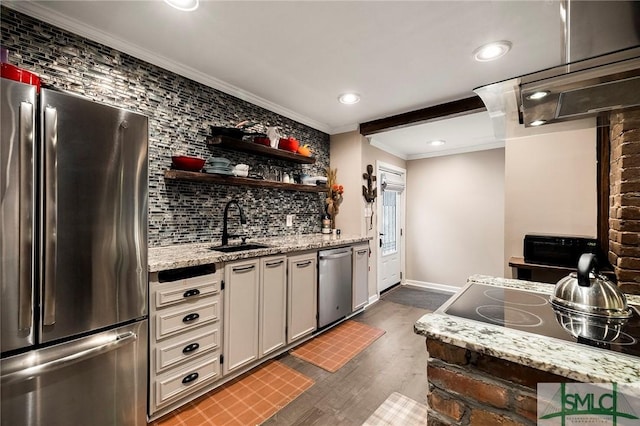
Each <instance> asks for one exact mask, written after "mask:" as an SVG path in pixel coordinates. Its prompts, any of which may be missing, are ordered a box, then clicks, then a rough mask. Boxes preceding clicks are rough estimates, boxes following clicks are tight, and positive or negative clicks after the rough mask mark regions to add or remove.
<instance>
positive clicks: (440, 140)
mask: <svg viewBox="0 0 640 426" xmlns="http://www.w3.org/2000/svg"><path fill="white" fill-rule="evenodd" d="M444 144H445V141H443V140H442V139H436V140H435V141H431V142H429V145H431V146H441V145H444Z"/></svg>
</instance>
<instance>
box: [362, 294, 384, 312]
mask: <svg viewBox="0 0 640 426" xmlns="http://www.w3.org/2000/svg"><path fill="white" fill-rule="evenodd" d="M378 300H380V295H379V294H377V293H376V294H374V295H373V296H369V303H367V305H366V306H365V307H364V308H365V309H367V308H368V307H369V306H370V305H373V304H374V303H376V302H377V301H378Z"/></svg>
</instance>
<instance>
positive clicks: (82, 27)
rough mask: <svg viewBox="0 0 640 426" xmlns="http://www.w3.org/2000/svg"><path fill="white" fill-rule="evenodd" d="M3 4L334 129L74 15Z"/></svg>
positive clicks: (323, 128)
mask: <svg viewBox="0 0 640 426" xmlns="http://www.w3.org/2000/svg"><path fill="white" fill-rule="evenodd" d="M3 5H4V6H7V7H9V8H10V9H13V10H15V11H17V12H20V13H24V14H25V15H29V16H31V17H33V18H36V19H39V20H41V21H43V22H46V23H48V24H51V25H54V26H56V27H59V28H62V29H64V30H67V31H70V32H72V33H74V34H78V35H80V36H82V37H85V38H88V39H89V40H92V41H95V42H97V43H100V44H103V45H105V46H109V47H111V48H114V49H117V50H119V51H121V52H123V53H126V54H127V55H131V56H133V57H135V58H138V59H141V60H143V61H146V62H149V63H150V64H153V65H156V66H159V67H161V68H164V69H166V70H169V71H171V72H174V73H176V74H178V75H181V76H183V77H187V78H189V79H191V80H194V81H197V82H198V83H202V84H204V85H206V86H209V87H212V88H214V89H216V90H220V91H221V92H224V93H227V94H229V95H231V96H235V97H236V98H239V99H241V100H243V101H246V102H249V103H252V104H254V105H257V106H260V107H262V108H265V109H267V110H269V111H272V112H275V113H276V114H280V115H282V116H284V117H287V118H290V119H292V120H295V121H297V122H299V123H302V124H305V125H307V126H309V127H312V128H314V129H316V130H320V131H321V132H325V133H329V134H332V133H335V132H334V130H333V129H332V128H331V127H330V126H329V125H327V124H326V123H321V122H319V121H316V120H313V119H311V118H309V117H307V116H305V115H302V114H299V113H297V112H295V111H292V110H290V109H288V108H285V107H283V106H281V105H278V104H276V103H273V102H271V101H268V100H267V99H264V98H261V97H260V96H257V95H254V94H253V93H250V92H247V91H246V90H243V89H241V88H239V87H236V86H234V85H232V84H229V83H226V82H224V81H222V80H219V79H217V78H214V77H212V76H210V75H207V74H205V73H203V72H200V71H198V70H196V69H194V68H190V67H187V66H184V65H182V64H180V63H178V62H175V61H173V60H171V59H168V58H165V57H163V56H160V55H157V54H155V53H153V52H151V51H149V50H147V49H144V48H142V47H140V46H136V45H134V44H131V43H129V42H127V41H124V40H121V39H118V38H117V37H114V36H113V35H111V34H109V33H106V32H104V31H102V30H99V29H97V28H94V27H92V26H90V25H87V24H85V23H83V22H81V21H78V20H76V19H71V18H69V17H67V16H64V15H62V14H61V13H59V12H56V11H53V10H51V9H49V8H47V7H45V6H43V5H42V4H38V3H32V2H30V1H3Z"/></svg>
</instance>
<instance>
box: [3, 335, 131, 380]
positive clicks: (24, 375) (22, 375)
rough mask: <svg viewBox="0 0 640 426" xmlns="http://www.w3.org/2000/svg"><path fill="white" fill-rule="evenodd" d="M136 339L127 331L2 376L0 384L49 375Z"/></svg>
mask: <svg viewBox="0 0 640 426" xmlns="http://www.w3.org/2000/svg"><path fill="white" fill-rule="evenodd" d="M137 339H138V336H137V335H136V333H134V332H133V331H128V332H126V333H124V334H122V335H119V336H117V337H116V338H115V339H113V340H111V341H109V342H107V343H103V344H101V345H99V346H95V347H93V348H89V349H86V350H83V351H80V352H74V353H72V354H70V355H67V356H63V357H62V358H58V359H54V360H52V361H49V362H46V363H44V364H38V365H32V366H31V367H27V368H23V369H21V370H16V371H12V372H10V373H7V374H3V375H2V377H1V378H0V382H1V383H2V384H3V385H6V384H7V383H11V382H15V381H24V380H29V379H31V378H33V377H36V376H40V375H43V374H45V373H49V372H51V371H54V370H57V369H59V368H63V367H67V366H69V365H71V364H75V363H76V362H80V361H84V360H87V359H89V358H93V357H95V356H98V355H101V354H104V353H106V352H110V351H113V350H116V349H118V348H120V347H122V346H125V345H128V344H129V343H133V342H135V341H136V340H137Z"/></svg>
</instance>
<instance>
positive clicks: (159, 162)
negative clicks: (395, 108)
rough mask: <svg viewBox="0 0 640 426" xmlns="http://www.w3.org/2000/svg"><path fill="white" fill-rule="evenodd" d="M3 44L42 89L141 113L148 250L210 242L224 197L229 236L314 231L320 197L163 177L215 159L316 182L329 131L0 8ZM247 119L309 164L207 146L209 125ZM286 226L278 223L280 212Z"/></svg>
mask: <svg viewBox="0 0 640 426" xmlns="http://www.w3.org/2000/svg"><path fill="white" fill-rule="evenodd" d="M1 11H2V22H1V28H2V46H3V47H4V48H6V49H8V51H9V62H10V63H12V64H13V65H16V66H18V67H21V68H24V69H27V70H29V71H31V72H34V73H35V74H37V75H38V76H39V77H40V78H41V80H42V85H43V87H46V88H50V89H55V90H61V91H66V92H71V93H75V94H79V95H82V96H85V97H87V98H89V99H92V100H94V101H97V102H100V103H104V104H108V105H113V106H117V107H123V108H126V109H129V110H131V111H135V112H139V113H141V114H144V115H146V116H147V117H149V246H151V247H157V246H166V245H170V244H176V243H186V242H208V241H212V242H216V243H217V242H219V241H220V238H221V235H222V215H223V210H224V206H225V204H226V202H227V201H229V200H231V199H236V200H238V202H239V203H240V205H241V206H242V207H243V209H244V211H245V214H246V216H247V224H246V225H244V227H243V229H240V223H239V220H238V216H237V211H236V209H235V208H233V207H232V209H231V210H230V211H231V212H233V213H232V215H231V220H230V222H229V224H230V225H229V227H230V232H231V233H238V234H245V235H248V236H249V237H271V236H278V235H294V234H297V233H301V234H307V233H313V232H320V217H321V215H322V213H323V208H324V194H322V193H320V194H318V193H307V192H297V191H283V190H277V189H267V188H253V187H251V188H249V187H241V186H226V185H215V184H207V183H199V182H187V181H170V180H167V181H165V179H164V171H165V170H166V169H169V168H170V167H171V156H172V155H175V154H185V155H193V156H199V157H202V158H207V157H209V156H211V155H214V156H224V157H226V158H228V159H230V160H231V162H232V164H237V163H244V164H248V165H249V166H251V167H252V169H254V170H255V169H257V168H259V167H261V166H266V165H269V166H275V167H278V168H280V169H281V170H282V171H283V172H285V171H286V172H288V173H289V174H292V175H295V174H301V173H306V174H309V175H311V176H325V175H326V173H325V167H327V166H328V165H329V135H327V134H326V133H323V132H321V131H318V130H315V129H313V128H311V127H308V126H305V125H303V124H301V123H298V122H296V121H293V120H291V119H288V118H286V117H283V116H281V115H278V114H276V113H274V112H272V111H268V110H266V109H264V108H261V107H259V106H256V105H253V104H250V103H248V102H245V101H243V100H241V99H238V98H235V97H233V96H231V95H228V94H226V93H223V92H221V91H218V90H216V89H213V88H211V87H208V86H205V85H203V84H200V83H197V82H195V81H193V80H190V79H188V78H185V77H182V76H180V75H177V74H175V73H172V72H170V71H167V70H164V69H162V68H160V67H157V66H155V65H152V64H149V63H147V62H145V61H142V60H139V59H137V58H134V57H132V56H129V55H127V54H125V53H122V52H120V51H117V50H115V49H112V48H110V47H108V46H104V45H101V44H99V43H95V42H92V41H90V40H87V39H85V38H83V37H80V36H78V35H76V34H73V33H70V32H68V31H65V30H62V29H59V28H57V27H54V26H51V25H49V24H47V23H44V22H42V21H39V20H37V19H35V18H32V17H29V16H27V15H24V14H21V13H18V12H16V11H14V10H12V9H9V8H7V7H4V6H2V7H1ZM243 120H251V121H254V122H257V123H260V124H261V125H263V126H279V127H280V129H281V132H282V133H284V134H285V135H287V136H293V137H295V138H297V139H298V140H300V141H301V142H302V143H306V144H309V146H310V147H311V148H312V150H313V154H314V156H315V157H316V163H315V164H313V165H299V164H295V163H290V162H287V161H280V160H270V159H268V158H265V157H261V156H257V155H252V154H244V153H238V152H232V151H228V150H224V149H221V148H217V147H215V146H214V147H208V146H207V145H206V138H207V136H208V135H209V134H210V133H209V126H211V125H214V126H233V125H235V124H236V123H238V122H240V121H243ZM287 214H294V215H295V219H294V222H293V224H294V226H292V227H286V226H285V224H286V215H287Z"/></svg>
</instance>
